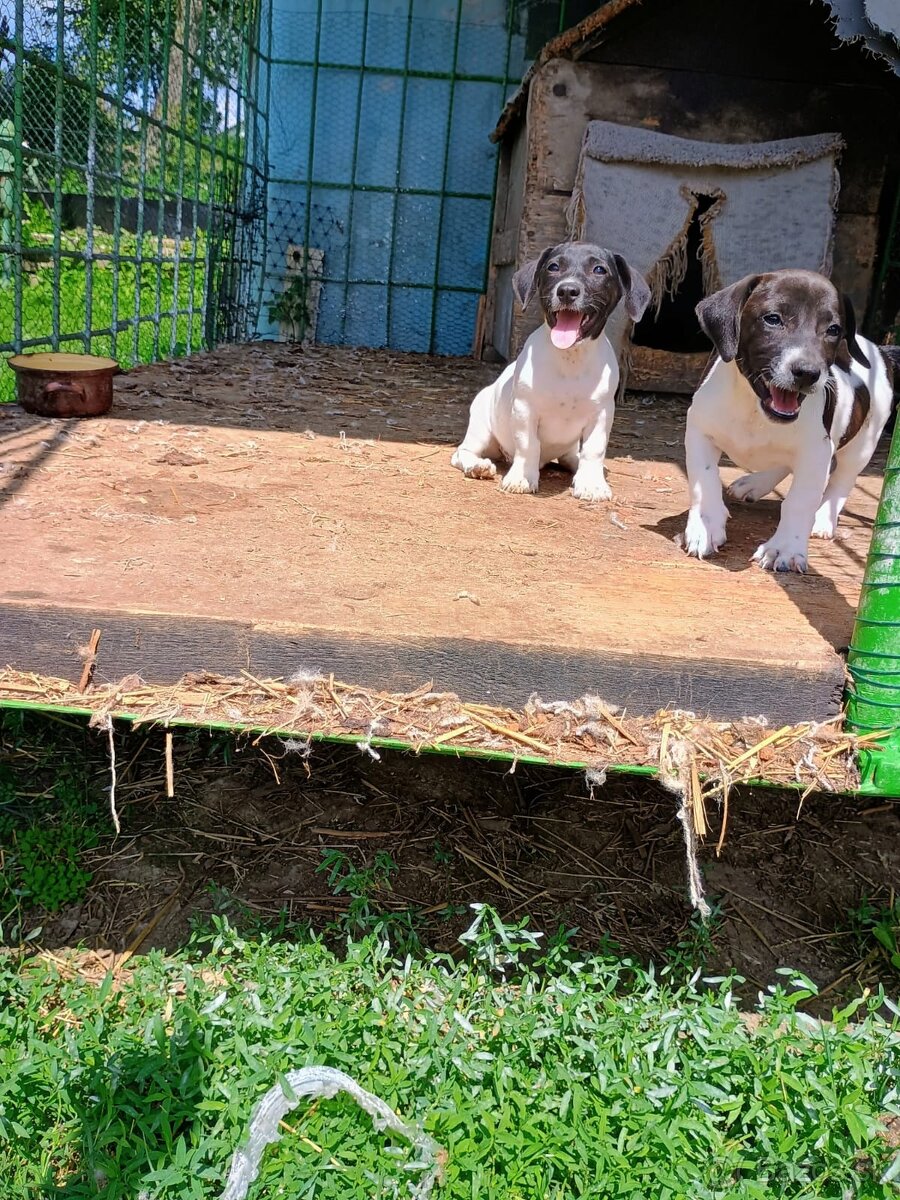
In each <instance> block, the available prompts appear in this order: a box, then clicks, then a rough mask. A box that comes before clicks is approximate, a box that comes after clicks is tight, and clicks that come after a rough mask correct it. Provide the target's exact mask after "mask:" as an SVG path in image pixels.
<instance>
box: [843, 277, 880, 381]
mask: <svg viewBox="0 0 900 1200" xmlns="http://www.w3.org/2000/svg"><path fill="white" fill-rule="evenodd" d="M841 308H842V310H843V313H844V340H845V341H846V343H847V349H848V350H849V351H850V354H851V355H852V357H853V358H855V359H856V361H857V362H858V363H862V365H863V366H864V367H870V366H871V365H872V364H871V363H870V362H869V360H868V358H866V355H865V352H864V351H863V348H862V346H860V344H859V342H858V341H857V340H856V313H855V312H854V311H853V301H852V300H851V299H850V297H849V296H848V295H847V293H846V292H841Z"/></svg>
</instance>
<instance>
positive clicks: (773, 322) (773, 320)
mask: <svg viewBox="0 0 900 1200" xmlns="http://www.w3.org/2000/svg"><path fill="white" fill-rule="evenodd" d="M763 321H765V323H766V324H767V325H768V326H769V327H770V328H771V329H776V328H777V327H778V326H779V325H781V324H782V320H781V317H779V315H778V313H766V315H765V316H764V317H763Z"/></svg>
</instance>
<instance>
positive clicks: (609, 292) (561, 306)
mask: <svg viewBox="0 0 900 1200" xmlns="http://www.w3.org/2000/svg"><path fill="white" fill-rule="evenodd" d="M513 291H514V292H515V294H516V299H517V300H518V301H519V303H520V304H521V305H522V307H523V308H525V307H526V306H527V304H528V303H529V301H530V300H531V298H532V296H534V294H535V292H537V294H538V295H539V296H540V301H541V308H542V309H543V310H544V320H545V321H546V322H547V324H548V325H549V326H550V337H551V339H552V341H553V345H554V346H557V347H558V348H559V349H560V350H568V349H569V347H570V346H574V345H575V344H576V343H577V342H580V341H583V340H584V339H585V338H598V337H599V336H600V334H601V333H602V332H603V328H604V326H605V325H606V322H607V320H608V319H609V314H610V313H611V312H612V311H613V309H614V308H615V307H616V305H617V304H618V303H619V301H620V300H622V299H623V298H624V300H625V311H626V312H627V313H628V315H629V317H631V319H632V320H633V321H638V320H640V318H641V317H642V316H643V315H644V309H645V308H646V307H647V305H648V303H649V302H650V289H649V288H648V287H647V284H646V282H645V280H644V278H643V276H641V275H640V274H638V272H637V271H635V270H633V269H632V268H631V267H629V265H628V263H627V262H626V261H625V259H624V258H623V257H622V256H621V254H613V253H612V251H611V250H604V249H603V248H602V247H601V246H595V245H593V244H592V243H591V242H563V243H562V244H561V245H559V246H551V247H550V249H548V250H545V251H544V253H543V254H542V255H541V256H540V258H536V259H534V260H533V261H532V262H529V263H526V264H525V266H524V267H522V268H521V269H520V270H518V271H517V272H516V274H515V275H514V276H513Z"/></svg>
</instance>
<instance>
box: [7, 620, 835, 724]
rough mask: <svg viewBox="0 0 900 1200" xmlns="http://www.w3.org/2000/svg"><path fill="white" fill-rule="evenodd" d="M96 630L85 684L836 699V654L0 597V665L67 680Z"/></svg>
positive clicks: (689, 705) (768, 704) (802, 714)
mask: <svg viewBox="0 0 900 1200" xmlns="http://www.w3.org/2000/svg"><path fill="white" fill-rule="evenodd" d="M93 629H100V630H101V631H102V641H101V645H100V650H99V653H98V655H97V661H96V666H95V669H94V682H95V683H97V684H102V683H112V682H116V681H118V680H120V679H122V678H124V677H126V676H132V675H137V676H140V677H141V678H142V679H143V680H145V681H146V682H148V683H154V684H167V683H168V684H171V683H175V682H177V681H178V680H179V679H181V678H182V677H183V676H184V675H186V674H189V673H204V672H209V673H212V674H215V675H238V674H240V672H241V671H249V672H251V673H252V674H253V675H255V676H257V677H259V678H270V679H276V678H282V679H290V678H291V676H292V675H294V674H296V673H297V672H321V673H325V674H333V675H334V676H335V678H336V679H341V680H344V681H345V682H348V683H354V684H359V685H361V686H363V687H367V688H372V689H377V690H380V691H385V692H397V693H402V692H407V691H411V690H414V689H415V688H418V687H420V686H421V685H422V684H424V683H426V682H428V681H431V682H432V684H433V686H434V687H435V689H437V690H441V691H448V692H454V693H456V694H457V695H458V696H460V697H461V698H462V699H463V700H466V701H475V702H480V703H488V704H492V705H497V706H507V707H510V708H514V709H521V708H522V707H524V705H525V704H526V703H527V701H528V699H529V697H530V696H532V695H533V694H537V695H539V696H540V697H541V699H542V700H544V701H553V700H573V699H575V698H577V697H579V696H582V695H585V694H596V695H600V696H602V697H603V699H604V700H605V701H606V702H607V703H609V704H613V705H617V706H619V707H620V708H624V709H626V710H627V711H629V712H631V713H634V714H641V715H650V714H652V713H654V712H656V711H658V710H660V709H666V708H671V709H685V710H689V711H691V712H694V713H696V714H697V715H698V716H708V717H712V718H713V719H716V720H739V719H741V718H745V717H757V716H763V717H765V718H766V719H767V720H768V721H770V722H773V723H774V722H777V723H779V724H793V723H796V722H798V721H819V720H824V719H826V718H828V717H832V716H834V715H835V714H836V713H837V712H839V711H840V706H841V697H842V691H843V684H844V666H843V662H842V660H841V659H840V657H839V656H838V654H837V653H834V654H833V655H831V656H828V655H825V656H823V661H822V662H821V663H819V664H814V665H810V666H808V667H805V668H804V667H797V666H787V665H773V666H766V665H762V664H746V663H740V662H736V661H734V660H729V659H694V658H688V657H686V656H678V655H672V656H662V655H649V654H641V653H625V652H621V651H617V652H612V651H597V652H596V653H586V652H583V651H579V650H571V649H566V648H554V647H540V646H538V647H535V646H523V645H517V644H512V643H499V642H496V641H493V640H483V641H482V640H478V639H471V638H449V639H438V638H405V637H401V636H398V637H397V638H395V639H392V640H391V641H389V642H388V641H385V640H378V639H368V638H364V637H359V636H357V635H353V634H349V633H345V632H340V631H334V630H317V629H297V630H288V631H285V630H283V629H274V628H266V627H263V626H254V625H252V624H250V623H247V622H240V621H227V620H214V619H208V618H200V617H187V616H180V615H169V614H165V615H159V614H149V613H127V612H126V613H121V612H115V613H111V612H103V611H99V610H98V611H94V610H89V609H66V608H54V607H48V606H44V605H40V606H38V605H35V606H33V607H32V606H28V605H22V604H0V666H7V665H8V666H11V667H13V668H15V669H16V670H18V671H22V672H34V673H35V674H39V675H45V676H54V677H59V678H64V679H68V680H70V681H72V682H73V683H77V681H78V680H79V678H80V676H81V673H82V669H83V655H82V653H81V651H82V650H83V648H84V647H85V646H86V645H87V643H88V641H89V639H90V635H91V631H92V630H93Z"/></svg>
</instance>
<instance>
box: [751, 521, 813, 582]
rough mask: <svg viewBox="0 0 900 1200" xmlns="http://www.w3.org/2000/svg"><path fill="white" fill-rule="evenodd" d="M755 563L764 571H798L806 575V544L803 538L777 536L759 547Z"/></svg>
mask: <svg viewBox="0 0 900 1200" xmlns="http://www.w3.org/2000/svg"><path fill="white" fill-rule="evenodd" d="M753 561H754V562H755V563H758V564H759V566H761V567H762V568H763V570H764V571H797V572H799V573H800V574H801V575H804V574H805V573H806V566H807V563H806V543H805V542H804V541H803V540H802V539H801V538H793V537H784V536H779V534H778V532H777V531H776V533H775V536H774V537H771V538H769V540H768V541H767V542H763V544H762V545H761V546H760V547H759V549H758V550H757V551H756V553H755V554H754V555H753Z"/></svg>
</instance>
